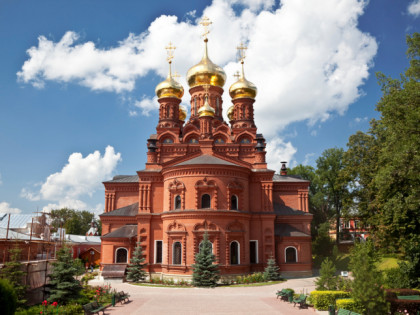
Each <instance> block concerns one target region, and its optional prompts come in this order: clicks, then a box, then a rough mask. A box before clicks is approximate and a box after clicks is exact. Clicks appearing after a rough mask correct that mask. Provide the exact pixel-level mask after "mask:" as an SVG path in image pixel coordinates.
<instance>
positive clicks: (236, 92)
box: [229, 43, 257, 99]
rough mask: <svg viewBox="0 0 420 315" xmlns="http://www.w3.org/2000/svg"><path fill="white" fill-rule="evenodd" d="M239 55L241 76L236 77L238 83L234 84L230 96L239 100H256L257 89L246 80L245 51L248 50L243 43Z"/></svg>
mask: <svg viewBox="0 0 420 315" xmlns="http://www.w3.org/2000/svg"><path fill="white" fill-rule="evenodd" d="M236 48H237V49H238V55H239V58H238V59H239V60H240V61H241V68H242V69H241V70H242V72H241V74H240V75H239V73H238V72H237V73H236V74H235V75H234V76H235V77H237V81H236V82H235V83H233V84H232V85H231V86H230V88H229V94H230V96H231V97H232V99H237V98H253V99H254V98H255V96H256V95H257V87H256V86H255V85H254V84H253V83H252V82H249V81H248V80H247V79H245V71H244V63H245V57H246V54H245V51H246V50H247V49H248V47H246V46H245V45H244V44H243V43H241V44H240V45H239V46H238V47H236Z"/></svg>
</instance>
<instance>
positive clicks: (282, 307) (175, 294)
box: [90, 277, 327, 315]
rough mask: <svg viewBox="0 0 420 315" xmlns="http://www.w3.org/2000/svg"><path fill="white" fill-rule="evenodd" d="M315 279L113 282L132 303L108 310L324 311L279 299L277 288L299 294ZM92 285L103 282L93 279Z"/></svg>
mask: <svg viewBox="0 0 420 315" xmlns="http://www.w3.org/2000/svg"><path fill="white" fill-rule="evenodd" d="M314 280H315V278H313V277H311V278H303V279H290V280H288V281H286V282H284V283H279V284H275V285H268V286H261V287H218V288H214V289H204V288H162V287H143V286H136V285H131V284H128V283H112V284H111V285H112V288H115V289H116V290H117V291H124V292H128V293H129V294H130V295H131V297H130V300H131V301H130V302H129V303H126V304H120V303H118V304H117V305H116V306H115V307H109V308H107V309H106V312H105V313H106V314H112V315H114V314H125V315H128V314H130V315H131V314H183V315H184V314H264V315H270V314H278V315H283V314H284V315H295V314H296V315H297V314H299V315H305V314H312V315H314V314H325V313H327V312H316V311H315V310H314V309H312V308H309V309H299V308H298V307H297V306H296V307H293V304H290V303H287V302H284V301H281V300H280V299H277V298H276V295H275V293H276V292H277V290H281V289H283V288H293V289H294V290H295V292H296V293H309V292H311V291H312V290H314V288H315V286H314ZM90 284H91V285H97V284H101V282H97V281H91V282H90Z"/></svg>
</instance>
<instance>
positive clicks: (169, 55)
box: [165, 42, 176, 63]
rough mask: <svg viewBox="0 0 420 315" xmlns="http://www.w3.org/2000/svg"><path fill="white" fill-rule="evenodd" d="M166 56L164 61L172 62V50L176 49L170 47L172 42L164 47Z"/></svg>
mask: <svg viewBox="0 0 420 315" xmlns="http://www.w3.org/2000/svg"><path fill="white" fill-rule="evenodd" d="M165 49H166V51H167V54H168V56H167V57H166V60H168V62H169V63H171V62H172V59H174V50H175V49H176V47H175V46H174V45H172V42H169V45H168V46H166V47H165Z"/></svg>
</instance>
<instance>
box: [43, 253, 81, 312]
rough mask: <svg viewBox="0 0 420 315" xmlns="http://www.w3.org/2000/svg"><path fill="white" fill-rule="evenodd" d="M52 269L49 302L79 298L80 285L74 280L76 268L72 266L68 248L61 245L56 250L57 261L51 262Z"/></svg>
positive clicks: (63, 302) (64, 301) (65, 301)
mask: <svg viewBox="0 0 420 315" xmlns="http://www.w3.org/2000/svg"><path fill="white" fill-rule="evenodd" d="M52 265H53V271H52V273H51V275H50V276H49V277H50V286H51V291H50V297H49V298H48V300H49V301H50V302H59V303H62V304H67V303H68V302H70V301H72V300H75V299H77V298H79V296H80V291H81V290H82V286H81V284H80V282H79V281H78V280H76V278H75V277H76V275H77V268H76V267H75V266H74V263H73V258H72V257H71V252H70V248H69V247H67V246H63V247H61V248H60V250H59V251H58V252H57V261H55V262H53V263H52Z"/></svg>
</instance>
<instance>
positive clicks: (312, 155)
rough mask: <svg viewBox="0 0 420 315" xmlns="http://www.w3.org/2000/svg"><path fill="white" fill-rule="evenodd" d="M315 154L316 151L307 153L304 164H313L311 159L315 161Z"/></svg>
mask: <svg viewBox="0 0 420 315" xmlns="http://www.w3.org/2000/svg"><path fill="white" fill-rule="evenodd" d="M314 156H315V153H308V154H305V159H304V160H303V163H302V164H303V165H309V164H311V161H313V157H314Z"/></svg>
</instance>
